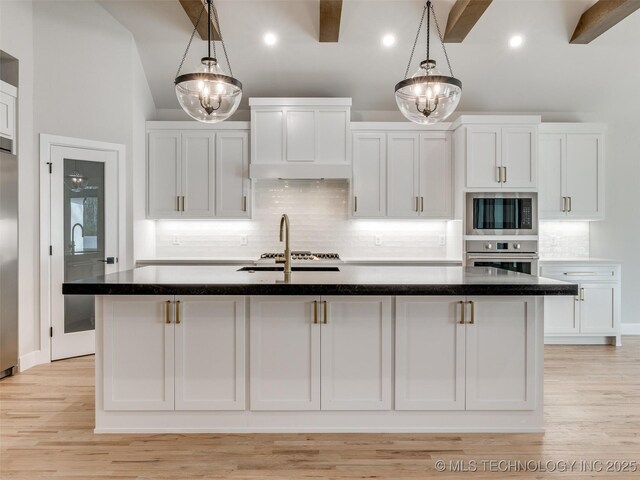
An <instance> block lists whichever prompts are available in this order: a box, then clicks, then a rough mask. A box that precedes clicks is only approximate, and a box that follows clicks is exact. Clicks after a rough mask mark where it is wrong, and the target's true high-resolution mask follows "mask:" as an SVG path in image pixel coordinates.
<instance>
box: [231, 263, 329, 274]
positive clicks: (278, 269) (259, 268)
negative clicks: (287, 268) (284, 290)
mask: <svg viewBox="0 0 640 480" xmlns="http://www.w3.org/2000/svg"><path fill="white" fill-rule="evenodd" d="M282 271H284V267H282V266H279V265H259V266H254V267H242V268H239V269H238V272H249V273H252V272H282ZM291 271H292V272H339V271H340V269H339V268H338V267H326V266H324V267H291Z"/></svg>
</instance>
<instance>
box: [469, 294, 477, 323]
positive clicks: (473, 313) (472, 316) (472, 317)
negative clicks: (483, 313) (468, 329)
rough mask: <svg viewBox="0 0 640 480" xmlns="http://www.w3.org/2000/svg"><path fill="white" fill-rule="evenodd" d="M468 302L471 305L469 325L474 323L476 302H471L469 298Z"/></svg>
mask: <svg viewBox="0 0 640 480" xmlns="http://www.w3.org/2000/svg"><path fill="white" fill-rule="evenodd" d="M468 303H469V304H470V305H471V321H470V322H469V325H475V323H476V304H475V303H473V302H472V301H471V300H469V302H468Z"/></svg>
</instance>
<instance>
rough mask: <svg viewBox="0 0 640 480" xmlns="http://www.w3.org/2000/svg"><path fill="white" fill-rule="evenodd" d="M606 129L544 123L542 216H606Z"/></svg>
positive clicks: (589, 217)
mask: <svg viewBox="0 0 640 480" xmlns="http://www.w3.org/2000/svg"><path fill="white" fill-rule="evenodd" d="M604 130H605V127H604V126H603V125H600V124H563V123H559V124H543V125H542V126H541V134H540V178H541V181H540V196H539V198H540V200H539V201H540V218H541V219H562V218H568V219H573V220H600V219H603V218H604Z"/></svg>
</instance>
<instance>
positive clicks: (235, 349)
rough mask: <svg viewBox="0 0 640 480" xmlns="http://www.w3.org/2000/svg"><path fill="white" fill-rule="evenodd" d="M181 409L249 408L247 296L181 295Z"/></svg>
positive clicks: (178, 406) (178, 318)
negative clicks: (247, 387)
mask: <svg viewBox="0 0 640 480" xmlns="http://www.w3.org/2000/svg"><path fill="white" fill-rule="evenodd" d="M173 305H174V315H175V357H176V361H175V382H176V386H175V401H176V405H175V408H176V410H244V408H245V398H244V391H245V301H244V297H233V296H228V297H209V296H178V297H176V299H175V302H174V304H173Z"/></svg>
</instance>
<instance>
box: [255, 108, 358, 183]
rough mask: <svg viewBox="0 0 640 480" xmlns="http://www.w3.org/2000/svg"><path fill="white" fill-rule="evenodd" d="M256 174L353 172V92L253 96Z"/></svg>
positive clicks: (333, 174) (322, 175) (328, 175)
mask: <svg viewBox="0 0 640 480" xmlns="http://www.w3.org/2000/svg"><path fill="white" fill-rule="evenodd" d="M249 105H250V106H251V132H252V135H251V151H252V157H251V177H252V178H350V177H351V171H350V170H351V146H350V143H351V136H350V116H351V99H350V98H251V99H249Z"/></svg>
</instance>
